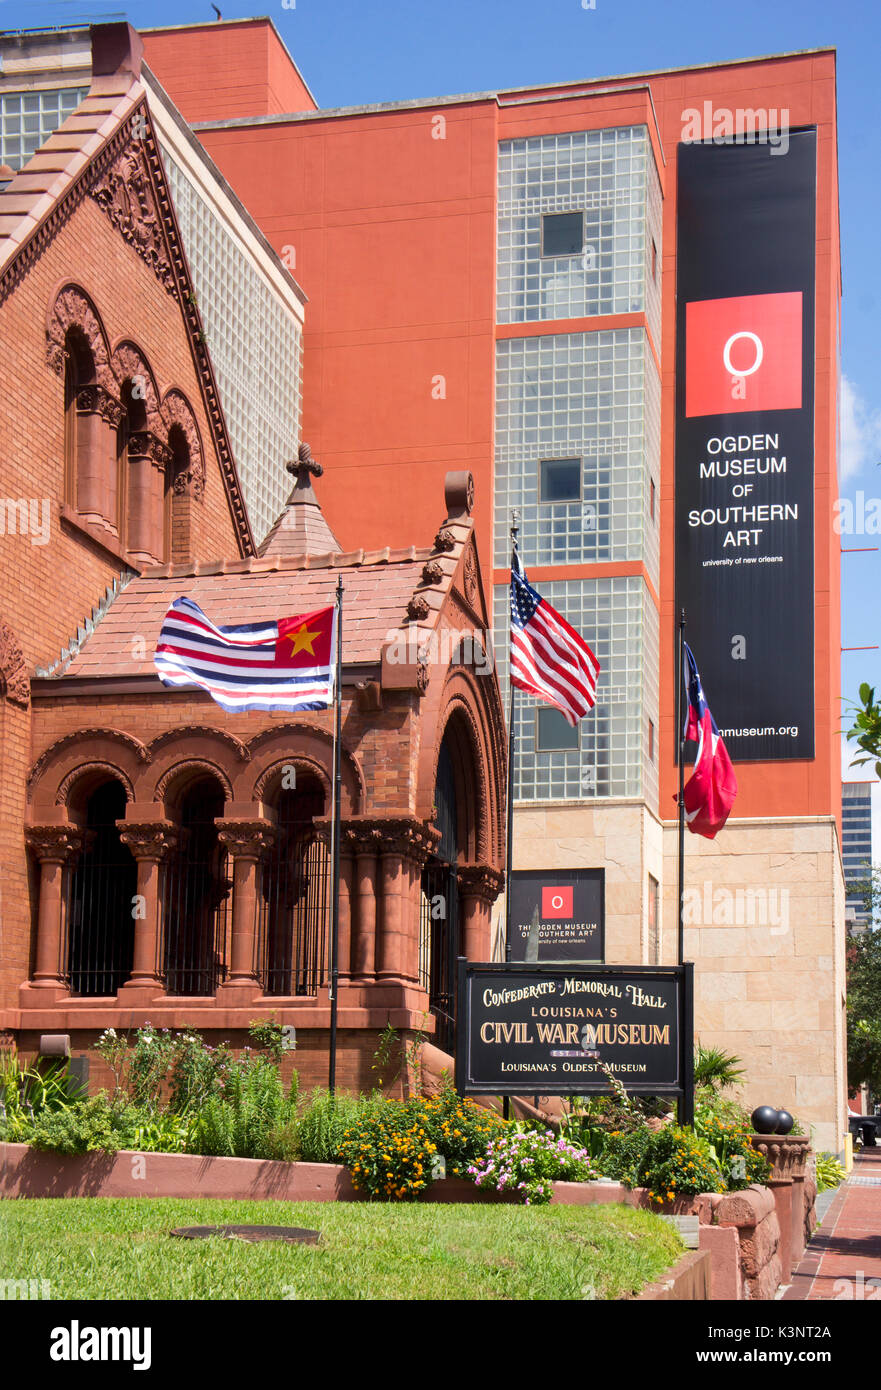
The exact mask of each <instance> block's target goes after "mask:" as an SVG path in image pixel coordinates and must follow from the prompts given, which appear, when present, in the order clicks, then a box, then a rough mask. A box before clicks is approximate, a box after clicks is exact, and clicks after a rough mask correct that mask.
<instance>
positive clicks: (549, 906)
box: [541, 888, 575, 921]
mask: <svg viewBox="0 0 881 1390" xmlns="http://www.w3.org/2000/svg"><path fill="white" fill-rule="evenodd" d="M574 892H575V890H574V888H542V890H541V915H542V918H543V919H544V920H545V921H547V920H548V919H549V918H557V919H566V918H571V917H572V916H573V915H574V912H575V909H574V907H573V905H572V903H573V896H574Z"/></svg>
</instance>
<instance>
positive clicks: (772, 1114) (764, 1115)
mask: <svg viewBox="0 0 881 1390" xmlns="http://www.w3.org/2000/svg"><path fill="white" fill-rule="evenodd" d="M750 1119H751V1121H752V1126H753V1129H754V1130H755V1132H756V1134H775V1133H776V1131H777V1125H778V1123H779V1121H780V1112H779V1111H778V1110H775V1109H774V1107H773V1105H758V1106H756V1108H755V1110H754V1111H753V1113H752V1114H751V1115H750Z"/></svg>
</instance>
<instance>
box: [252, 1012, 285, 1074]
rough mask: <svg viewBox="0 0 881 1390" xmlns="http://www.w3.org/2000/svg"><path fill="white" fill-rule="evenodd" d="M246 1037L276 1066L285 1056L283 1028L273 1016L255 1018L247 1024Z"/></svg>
mask: <svg viewBox="0 0 881 1390" xmlns="http://www.w3.org/2000/svg"><path fill="white" fill-rule="evenodd" d="M248 1036H249V1037H251V1038H253V1039H254V1041H255V1043H256V1044H257V1046H258V1047H262V1048H263V1051H264V1052H265V1053H266V1054H267V1056H269V1057H270V1058H271V1059H272V1061H273V1062H275V1063H276V1065H277V1064H278V1063H279V1062H280V1061H281V1059H282V1057H283V1056H284V1054H285V1050H286V1049H285V1037H284V1028H283V1027H282V1025H281V1024H280V1023H279V1022H278V1020H277V1019H276V1017H275V1014H270V1016H269V1018H255V1019H252V1021H251V1022H250V1023H249V1024H248Z"/></svg>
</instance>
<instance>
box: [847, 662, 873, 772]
mask: <svg viewBox="0 0 881 1390" xmlns="http://www.w3.org/2000/svg"><path fill="white" fill-rule="evenodd" d="M850 708H851V711H852V714H853V725H852V726H851V728H849V729H848V730H847V734H846V738H847V740H848V742H850V743H856V744H857V746H858V747H859V748H861V749H862V751H863V754H864V756H863V757H861V758H854V759H853V760H852V762H851V767H862V765H863V764H864V763H871V762H874V764H875V771H876V773H877V774H878V776H879V777H881V703H879V701H878V700H876V699H875V689H874V686H871V685H869V683H868V682H867V681H863V684H862V685H861V686H860V699H859V704H856V705H851V707H850Z"/></svg>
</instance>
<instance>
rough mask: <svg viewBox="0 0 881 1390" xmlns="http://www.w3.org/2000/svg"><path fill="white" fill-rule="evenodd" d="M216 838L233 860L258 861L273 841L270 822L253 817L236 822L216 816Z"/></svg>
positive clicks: (273, 832) (273, 835) (273, 836)
mask: <svg viewBox="0 0 881 1390" xmlns="http://www.w3.org/2000/svg"><path fill="white" fill-rule="evenodd" d="M214 824H215V825H216V826H217V838H218V840H219V841H220V843H221V844H222V845H225V846H226V848H227V849H228V850H229V852H230V854H231V855H232V856H233V858H234V859H254V860H257V859H260V858H262V856H263V855H264V854H265V853H266V851H267V850H268V849H269V847H270V846H271V845H272V844H273V842H274V840H275V827H274V826H273V825H272V823H271V821H268V820H263V819H262V818H260V817H257V816H255V817H254V819H253V820H238V819H232V818H229V819H227V818H224V817H220V816H218V818H217V819H216V820H215V822H214Z"/></svg>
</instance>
